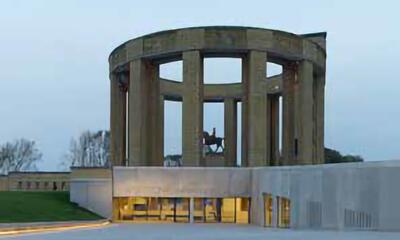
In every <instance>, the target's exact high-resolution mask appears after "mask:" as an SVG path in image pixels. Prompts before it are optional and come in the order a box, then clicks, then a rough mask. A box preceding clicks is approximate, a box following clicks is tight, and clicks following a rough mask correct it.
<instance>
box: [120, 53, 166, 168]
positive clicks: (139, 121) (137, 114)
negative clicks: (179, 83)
mask: <svg viewBox="0 0 400 240" xmlns="http://www.w3.org/2000/svg"><path fill="white" fill-rule="evenodd" d="M157 78H158V66H156V65H153V64H152V63H150V62H147V61H145V60H143V59H137V60H134V61H132V62H130V74H129V105H128V108H129V166H147V165H160V166H161V165H162V163H161V164H158V163H159V162H160V161H159V160H158V159H155V157H154V155H155V150H154V149H155V148H156V147H155V146H156V145H155V144H154V142H153V141H152V140H151V139H152V138H153V139H155V141H156V140H157V139H156V138H154V137H153V136H154V135H153V134H156V133H155V131H156V130H155V128H156V125H157V123H158V121H157V119H159V118H158V114H159V111H157V110H158V107H159V92H158V91H159V88H158V87H157V84H158V80H157ZM156 80H157V81H156ZM155 163H157V164H155Z"/></svg>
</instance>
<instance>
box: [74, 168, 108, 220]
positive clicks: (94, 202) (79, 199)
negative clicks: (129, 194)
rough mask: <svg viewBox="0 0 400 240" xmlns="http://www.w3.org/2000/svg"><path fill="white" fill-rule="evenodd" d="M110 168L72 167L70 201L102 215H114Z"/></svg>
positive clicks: (106, 216)
mask: <svg viewBox="0 0 400 240" xmlns="http://www.w3.org/2000/svg"><path fill="white" fill-rule="evenodd" d="M111 182H112V180H111V170H110V169H100V168H98V169H96V168H94V169H92V170H91V169H87V168H84V169H79V168H74V169H71V182H70V201H71V202H74V203H77V204H78V205H79V206H81V207H83V208H86V209H88V210H90V211H92V212H94V213H96V214H98V215H100V216H102V217H105V218H111V216H112V184H111Z"/></svg>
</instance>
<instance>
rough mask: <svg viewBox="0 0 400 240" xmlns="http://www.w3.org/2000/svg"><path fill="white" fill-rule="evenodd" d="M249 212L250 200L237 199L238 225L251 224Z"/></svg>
mask: <svg viewBox="0 0 400 240" xmlns="http://www.w3.org/2000/svg"><path fill="white" fill-rule="evenodd" d="M249 210H250V199H249V198H236V223H249V219H250V218H249V213H250V211H249Z"/></svg>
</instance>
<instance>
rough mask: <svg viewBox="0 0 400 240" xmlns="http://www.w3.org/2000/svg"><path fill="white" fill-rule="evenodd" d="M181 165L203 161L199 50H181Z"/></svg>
mask: <svg viewBox="0 0 400 240" xmlns="http://www.w3.org/2000/svg"><path fill="white" fill-rule="evenodd" d="M182 95H183V96H182V97H183V103H182V160H183V166H202V165H204V162H203V156H202V155H203V154H202V152H203V149H202V147H203V58H202V56H201V54H200V52H199V51H188V52H183V94H182Z"/></svg>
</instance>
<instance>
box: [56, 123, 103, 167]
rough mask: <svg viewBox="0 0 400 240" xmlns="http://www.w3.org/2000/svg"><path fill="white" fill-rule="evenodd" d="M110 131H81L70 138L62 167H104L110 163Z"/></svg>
mask: <svg viewBox="0 0 400 240" xmlns="http://www.w3.org/2000/svg"><path fill="white" fill-rule="evenodd" d="M109 149H110V132H109V131H97V132H90V131H85V132H83V133H82V134H81V135H80V136H79V138H78V139H77V140H76V139H72V140H71V144H70V149H69V152H68V153H67V155H66V160H65V161H64V162H63V163H62V166H64V167H67V168H69V167H71V166H72V167H106V166H109V164H110V150H109Z"/></svg>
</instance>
